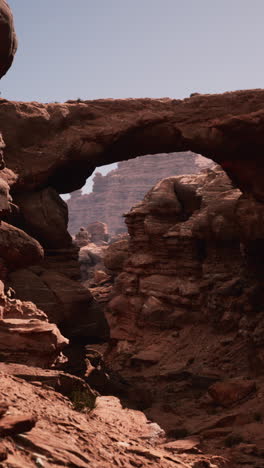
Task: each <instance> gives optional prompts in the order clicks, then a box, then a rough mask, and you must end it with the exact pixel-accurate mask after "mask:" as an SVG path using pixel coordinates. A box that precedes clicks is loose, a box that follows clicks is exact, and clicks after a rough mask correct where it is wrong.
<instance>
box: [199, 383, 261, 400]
mask: <svg viewBox="0 0 264 468" xmlns="http://www.w3.org/2000/svg"><path fill="white" fill-rule="evenodd" d="M255 391H256V383H255V382H253V381H251V380H241V379H236V380H229V381H225V382H216V383H214V384H213V385H212V386H211V387H210V388H209V389H208V392H209V394H210V396H211V397H212V398H213V400H214V401H215V402H216V403H218V404H219V405H222V406H232V405H234V404H237V403H239V401H241V400H242V399H243V398H246V397H248V396H250V395H251V394H252V393H254V392H255Z"/></svg>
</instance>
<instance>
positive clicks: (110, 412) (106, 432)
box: [0, 373, 233, 468]
mask: <svg viewBox="0 0 264 468" xmlns="http://www.w3.org/2000/svg"><path fill="white" fill-rule="evenodd" d="M36 383H37V382H35V384H34V382H32V383H29V382H26V381H24V380H22V379H21V378H19V379H18V378H17V377H13V376H12V375H7V374H5V373H2V374H1V390H0V398H1V400H2V401H5V402H7V403H8V404H9V411H11V413H12V427H15V424H13V423H14V422H15V421H16V422H17V423H16V428H17V426H18V422H20V421H24V422H23V427H20V430H21V429H22V431H24V430H29V432H26V433H23V434H18V435H15V433H12V434H11V433H10V436H9V437H8V438H5V437H4V438H3V439H2V440H1V444H2V446H1V450H0V453H1V456H2V454H3V457H2V459H3V460H4V459H6V461H5V464H6V466H20V467H22V466H23V467H25V468H33V467H35V466H47V467H57V466H65V467H72V466H76V467H79V468H86V467H87V466H89V467H91V468H97V467H99V466H100V468H101V467H102V468H109V467H110V466H124V467H126V466H127V467H129V466H138V467H142V468H145V467H146V468H147V467H149V466H152V467H162V468H172V467H174V466H178V467H179V468H192V466H193V464H194V463H197V462H198V461H201V462H202V463H207V466H215V467H216V468H233V465H232V463H231V462H229V461H228V460H227V459H225V458H224V457H222V456H212V455H203V454H199V453H198V454H191V453H189V454H177V453H173V452H172V451H171V447H169V448H168V449H167V448H166V444H165V445H164V432H163V431H162V430H161V428H160V427H159V426H158V425H157V424H155V423H151V422H150V421H148V420H147V418H146V417H145V416H144V414H143V413H141V412H139V411H133V410H130V409H124V408H122V406H121V404H120V402H119V400H118V399H117V398H114V397H109V396H108V397H98V398H97V402H96V407H95V408H94V409H93V410H92V411H91V410H90V409H89V408H87V410H86V411H83V412H78V411H76V410H75V409H74V405H73V404H72V403H71V402H70V400H69V399H68V398H67V397H65V396H62V395H60V394H58V393H56V392H54V390H53V389H52V388H48V387H45V386H42V385H40V386H38V385H36ZM29 407H30V410H31V416H28V417H27V416H26V413H27V411H26V410H27V409H28V408H29ZM8 417H9V418H10V419H11V416H8ZM26 420H27V421H29V422H30V421H31V422H32V424H31V425H29V424H28V425H27V426H26V425H25V421H26ZM36 420H37V424H36V425H35V426H34V427H33V428H32V426H33V425H34V423H35V421H36ZM9 421H10V420H9ZM7 422H8V421H7ZM10 425H11V424H10ZM21 426H22V424H21ZM0 427H1V419H0ZM30 429H31V430H30ZM211 463H212V465H211Z"/></svg>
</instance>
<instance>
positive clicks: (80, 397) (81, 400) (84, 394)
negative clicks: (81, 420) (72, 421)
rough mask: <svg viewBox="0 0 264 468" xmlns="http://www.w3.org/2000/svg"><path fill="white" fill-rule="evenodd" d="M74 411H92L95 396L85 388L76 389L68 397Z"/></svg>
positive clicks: (94, 404)
mask: <svg viewBox="0 0 264 468" xmlns="http://www.w3.org/2000/svg"><path fill="white" fill-rule="evenodd" d="M70 399H71V401H72V404H73V407H74V409H75V410H76V411H85V410H88V411H92V410H93V409H94V408H95V407H96V395H94V394H92V393H90V392H89V390H86V389H85V388H76V389H75V390H73V392H72V394H71V397H70Z"/></svg>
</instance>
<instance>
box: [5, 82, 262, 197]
mask: <svg viewBox="0 0 264 468" xmlns="http://www.w3.org/2000/svg"><path fill="white" fill-rule="evenodd" d="M0 127H1V130H2V134H3V138H4V141H5V143H6V148H5V160H6V164H7V166H8V167H9V168H10V169H12V170H13V171H14V172H16V173H17V174H18V180H17V182H16V184H15V187H14V188H15V190H16V191H23V190H25V189H26V190H27V191H28V190H29V191H33V190H40V189H43V188H45V187H47V186H52V187H54V188H55V189H56V190H57V191H58V192H59V193H67V192H71V191H74V190H76V189H78V188H80V187H82V186H83V185H84V183H85V181H86V179H87V177H89V176H90V175H91V174H92V172H93V171H94V169H95V168H96V167H100V166H102V165H106V164H111V163H113V162H117V161H120V160H124V159H130V158H133V157H136V156H141V155H144V154H155V153H162V152H163V153H170V152H178V151H186V150H190V151H193V152H196V153H200V154H202V155H203V156H205V157H207V158H210V159H212V160H214V161H216V162H217V163H218V164H220V165H221V166H222V167H223V169H224V170H225V171H226V172H227V174H228V175H229V176H230V178H231V179H232V180H233V182H234V184H235V185H236V186H237V187H239V188H240V189H241V190H242V191H244V192H250V193H252V194H253V196H255V197H256V198H257V199H259V200H263V198H264V183H263V169H264V164H263V152H264V90H261V89H257V90H246V91H235V92H228V93H224V94H219V95H198V96H193V97H190V98H188V99H184V100H182V101H181V100H175V99H167V98H166V99H147V98H145V99H115V100H111V99H101V100H95V101H83V102H77V101H76V102H74V101H70V102H67V103H62V104H60V103H58V104H55V103H54V104H40V103H36V102H32V103H23V102H9V101H6V100H0Z"/></svg>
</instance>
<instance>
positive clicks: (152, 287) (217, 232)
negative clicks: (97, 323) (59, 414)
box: [105, 167, 264, 466]
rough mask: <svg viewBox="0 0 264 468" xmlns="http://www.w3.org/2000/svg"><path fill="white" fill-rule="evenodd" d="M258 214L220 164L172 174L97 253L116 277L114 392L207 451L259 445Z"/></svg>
mask: <svg viewBox="0 0 264 468" xmlns="http://www.w3.org/2000/svg"><path fill="white" fill-rule="evenodd" d="M263 210H264V207H263V204H262V203H259V202H256V201H255V200H253V199H252V198H248V197H247V196H245V195H243V194H242V193H241V191H240V190H239V189H237V188H234V186H233V184H232V182H231V181H230V179H229V178H228V177H227V175H226V174H225V173H224V172H223V171H222V170H221V169H220V168H219V167H218V168H214V169H208V170H207V171H205V172H204V173H201V174H198V175H191V176H180V177H170V178H167V179H165V180H163V181H161V182H159V183H158V184H157V185H156V186H155V187H154V188H153V189H151V190H150V191H149V192H148V193H147V194H146V196H145V197H144V199H143V201H142V202H141V203H139V204H137V205H136V206H135V207H133V208H132V210H131V211H130V212H129V213H127V215H126V223H127V227H128V232H129V241H126V240H123V241H119V242H118V243H117V245H115V244H112V245H111V246H110V247H109V248H108V250H107V253H106V256H105V264H106V266H107V268H108V269H109V270H110V271H112V272H113V274H114V276H115V284H114V290H113V296H112V299H111V301H110V303H109V304H108V307H107V319H108V322H109V326H110V331H111V334H110V342H109V345H108V347H106V348H105V358H106V361H107V363H108V366H109V368H110V369H112V371H113V372H114V373H120V374H121V376H122V379H123V385H120V394H122V392H123V396H124V398H126V397H127V398H128V399H129V401H130V404H131V402H134V405H135V407H136V408H140V409H144V410H145V413H146V414H147V415H148V416H149V417H150V418H151V419H154V420H155V421H157V422H158V423H159V424H161V425H162V427H163V428H165V429H166V431H167V433H168V434H170V435H172V436H176V437H177V435H179V434H180V433H185V435H187V434H192V435H194V434H195V435H198V434H199V435H201V436H202V437H203V440H204V443H205V445H206V446H207V449H208V450H210V446H212V445H214V447H216V446H217V447H223V446H224V445H225V439H226V438H227V437H229V436H230V437H232V436H231V434H234V433H237V434H239V437H240V438H241V441H242V440H243V441H244V440H247V443H250V442H249V441H253V440H254V443H256V444H257V446H258V447H260V446H262V445H261V444H262V435H261V429H260V426H259V425H258V424H255V425H254V417H253V419H252V418H250V414H254V412H255V411H256V412H258V411H262V404H261V403H260V400H259V397H258V392H259V389H260V388H263V387H262V383H261V382H262V380H263V373H264V341H263V324H264V314H263V302H264V295H263V291H264V288H263V286H264V285H263V277H264V276H263V264H264V263H263V254H264V249H263V247H264V240H263V239H264V226H263V221H262V220H263ZM121 243H123V244H124V243H126V250H125V249H124V245H123V252H125V255H124V257H123V259H122V262H121V261H120V249H121V247H122V245H121ZM209 395H210V397H209ZM249 408H251V409H250V410H249ZM250 412H251V413H250ZM231 414H232V417H231V419H228V418H229V417H230V416H231ZM242 414H243V415H244V416H245V418H244V419H243V418H242V419H241V418H240V416H241V415H242ZM220 452H221V451H220ZM220 452H218V453H220ZM216 453H217V452H216ZM242 459H243V455H242V454H241V453H239V451H238V453H237V454H236V458H235V461H236V462H239V460H242ZM244 463H245V464H246V466H253V465H252V463H254V457H253V458H251V457H250V456H248V457H244ZM247 463H248V464H247Z"/></svg>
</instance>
